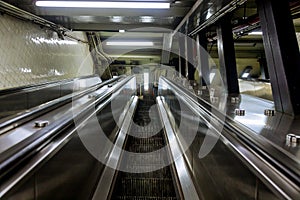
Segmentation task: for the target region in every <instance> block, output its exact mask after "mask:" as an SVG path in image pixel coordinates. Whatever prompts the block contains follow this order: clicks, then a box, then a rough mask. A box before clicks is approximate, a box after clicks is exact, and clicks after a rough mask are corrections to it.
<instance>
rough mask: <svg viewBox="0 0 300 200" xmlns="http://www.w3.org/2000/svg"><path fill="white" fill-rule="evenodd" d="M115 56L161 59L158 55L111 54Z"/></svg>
mask: <svg viewBox="0 0 300 200" xmlns="http://www.w3.org/2000/svg"><path fill="white" fill-rule="evenodd" d="M110 56H111V57H113V58H153V59H154V58H155V59H160V56H158V55H110Z"/></svg>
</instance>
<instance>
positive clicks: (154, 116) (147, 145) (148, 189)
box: [111, 96, 177, 200]
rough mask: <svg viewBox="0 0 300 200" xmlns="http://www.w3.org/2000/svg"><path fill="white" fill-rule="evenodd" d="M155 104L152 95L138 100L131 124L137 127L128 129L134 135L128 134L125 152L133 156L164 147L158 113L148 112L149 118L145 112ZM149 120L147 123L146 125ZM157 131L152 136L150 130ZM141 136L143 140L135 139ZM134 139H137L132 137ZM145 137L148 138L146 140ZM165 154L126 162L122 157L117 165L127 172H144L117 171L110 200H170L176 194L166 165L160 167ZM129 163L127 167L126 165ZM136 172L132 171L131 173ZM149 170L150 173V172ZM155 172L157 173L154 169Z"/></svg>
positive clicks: (131, 159) (137, 157) (153, 110)
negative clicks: (140, 171) (133, 154)
mask: <svg viewBox="0 0 300 200" xmlns="http://www.w3.org/2000/svg"><path fill="white" fill-rule="evenodd" d="M154 104H155V100H154V98H153V97H152V96H144V98H143V100H140V101H139V104H138V107H137V110H136V113H135V115H134V119H133V121H134V122H135V124H137V125H138V126H132V127H131V129H130V131H131V133H133V132H134V136H131V135H129V136H128V140H127V143H126V147H125V150H127V151H129V152H134V153H140V154H143V153H144V154H145V153H149V152H153V151H156V150H159V149H161V148H163V147H164V146H165V141H164V138H163V130H160V129H161V128H159V127H161V124H160V123H161V122H160V118H159V115H158V110H157V109H156V108H155V109H151V110H152V111H151V119H150V116H149V114H150V112H149V109H150V107H151V106H152V105H154ZM151 120H152V121H151ZM150 121H151V123H150ZM155 130H160V131H159V132H158V133H157V134H155V135H153V133H154V132H153V131H155ZM139 135H142V136H143V138H140V137H138V136H139ZM136 136H137V137H136ZM148 136H149V137H148ZM167 159H168V155H167V153H166V152H162V153H161V154H159V156H153V155H152V156H151V155H149V156H148V155H146V154H145V156H136V157H131V158H130V159H125V158H123V159H122V161H121V165H122V166H124V167H125V169H126V167H127V168H128V167H134V169H128V171H133V170H134V171H138V170H140V169H141V168H143V169H147V170H148V171H150V172H147V173H129V172H121V171H120V172H119V173H118V177H117V179H116V184H115V188H114V190H113V193H112V196H111V199H121V200H174V199H177V198H176V192H175V188H174V183H173V180H172V174H171V169H170V167H169V166H167V167H163V168H161V167H160V166H163V165H165V163H166V162H167V161H168V160H167ZM128 162H130V165H129V163H128ZM135 169H136V170H135ZM152 169H153V171H152ZM156 169H158V170H156Z"/></svg>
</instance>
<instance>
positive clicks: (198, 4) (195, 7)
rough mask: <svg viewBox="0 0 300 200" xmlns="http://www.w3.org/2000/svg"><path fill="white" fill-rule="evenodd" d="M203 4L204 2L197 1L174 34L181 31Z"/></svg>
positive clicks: (201, 0)
mask: <svg viewBox="0 0 300 200" xmlns="http://www.w3.org/2000/svg"><path fill="white" fill-rule="evenodd" d="M202 2H203V0H197V1H196V3H195V4H194V5H193V7H192V8H191V9H190V11H189V12H188V13H187V14H186V15H185V17H184V18H183V19H182V21H181V22H180V23H179V24H178V26H177V27H176V28H175V30H174V33H176V32H178V31H179V29H180V28H181V27H182V26H183V25H184V24H185V23H186V22H187V20H188V19H189V17H190V16H191V15H192V14H193V13H194V12H195V10H197V8H198V7H199V6H200V4H201V3H202Z"/></svg>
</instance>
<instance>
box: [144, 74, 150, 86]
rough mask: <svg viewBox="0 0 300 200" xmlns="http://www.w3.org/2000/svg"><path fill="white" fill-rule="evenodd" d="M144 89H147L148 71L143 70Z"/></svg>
mask: <svg viewBox="0 0 300 200" xmlns="http://www.w3.org/2000/svg"><path fill="white" fill-rule="evenodd" d="M144 90H145V91H148V90H149V72H144Z"/></svg>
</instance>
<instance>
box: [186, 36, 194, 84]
mask: <svg viewBox="0 0 300 200" xmlns="http://www.w3.org/2000/svg"><path fill="white" fill-rule="evenodd" d="M195 48H196V47H195V41H194V40H193V39H192V38H189V37H188V36H187V49H186V51H187V56H188V65H187V66H188V79H189V80H195V71H196V68H195V61H194V58H195V57H196V55H195V54H196V52H195V51H194V50H195Z"/></svg>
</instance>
